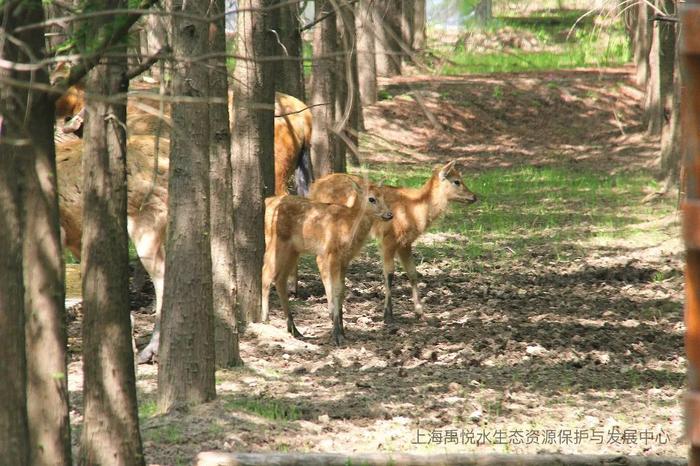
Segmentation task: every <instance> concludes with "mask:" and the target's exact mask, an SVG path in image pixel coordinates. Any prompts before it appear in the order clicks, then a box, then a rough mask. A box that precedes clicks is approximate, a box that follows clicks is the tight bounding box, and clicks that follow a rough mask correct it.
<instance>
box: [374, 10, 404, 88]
mask: <svg viewBox="0 0 700 466" xmlns="http://www.w3.org/2000/svg"><path fill="white" fill-rule="evenodd" d="M372 10H373V12H374V24H375V26H376V27H375V29H374V38H375V42H374V48H375V51H376V61H377V76H389V77H390V76H396V75H399V74H401V54H402V51H401V46H400V44H399V40H400V38H401V23H400V20H399V16H400V14H401V1H400V0H386V1H384V2H374V3H373V6H372Z"/></svg>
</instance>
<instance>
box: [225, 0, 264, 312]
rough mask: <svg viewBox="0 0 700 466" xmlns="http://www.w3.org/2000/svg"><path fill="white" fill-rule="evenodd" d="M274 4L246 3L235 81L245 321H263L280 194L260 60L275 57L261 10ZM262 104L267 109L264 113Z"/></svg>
mask: <svg viewBox="0 0 700 466" xmlns="http://www.w3.org/2000/svg"><path fill="white" fill-rule="evenodd" d="M272 4H273V0H241V1H240V2H239V3H238V6H239V8H240V9H241V10H243V11H239V13H238V33H237V36H236V40H237V50H238V54H239V55H241V56H243V57H245V58H240V59H239V60H238V61H237V62H236V69H235V70H234V79H233V85H232V89H233V95H234V96H235V99H234V103H233V116H234V125H233V131H232V133H231V166H232V168H233V190H234V195H233V211H234V223H235V230H234V231H235V233H234V237H235V242H236V271H237V274H236V289H237V299H236V301H237V303H236V305H237V307H238V314H239V316H240V317H242V319H243V320H244V321H245V322H259V321H260V318H261V295H262V260H263V254H264V252H265V236H264V234H263V224H264V213H265V198H266V197H267V196H272V195H273V194H274V189H275V169H274V155H273V154H274V139H273V134H274V102H275V100H274V99H275V92H274V88H273V78H272V67H271V64H270V62H269V61H259V60H260V59H261V58H264V57H269V56H271V55H272V53H271V50H272V49H271V46H272V44H273V43H274V41H275V39H274V37H273V35H272V34H271V33H270V32H269V29H270V23H269V21H270V19H269V18H268V16H269V15H268V14H265V13H263V11H261V8H266V7H269V6H270V5H272ZM262 105H264V106H265V107H264V108H263V107H262Z"/></svg>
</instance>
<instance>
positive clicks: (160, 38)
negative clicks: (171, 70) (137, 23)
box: [141, 6, 170, 79]
mask: <svg viewBox="0 0 700 466" xmlns="http://www.w3.org/2000/svg"><path fill="white" fill-rule="evenodd" d="M153 8H154V9H162V7H161V6H154V7H153ZM141 22H142V24H143V33H142V34H141V39H142V40H141V55H142V56H143V57H144V58H148V57H149V56H151V55H155V54H156V53H158V51H159V50H161V49H162V48H163V47H165V46H166V45H167V44H168V43H169V42H170V41H169V39H168V24H167V23H168V21H167V19H166V17H165V16H162V15H155V14H154V15H144V16H143V18H142V19H141ZM144 74H147V75H150V76H153V77H154V78H156V79H161V77H160V68H159V67H156V66H152V67H151V68H149V69H148V70H147V71H146V72H145V73H144Z"/></svg>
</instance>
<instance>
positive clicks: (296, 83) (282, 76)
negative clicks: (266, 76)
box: [272, 2, 305, 101]
mask: <svg viewBox="0 0 700 466" xmlns="http://www.w3.org/2000/svg"><path fill="white" fill-rule="evenodd" d="M272 14H273V15H274V17H275V18H274V19H275V23H276V24H275V26H276V27H275V30H276V31H277V36H278V37H275V38H274V43H275V46H274V47H273V52H272V53H273V55H279V56H282V57H284V58H283V59H281V60H279V61H276V62H275V71H274V76H275V84H274V88H275V91H277V92H283V93H285V94H287V95H291V96H294V97H296V98H297V99H299V100H302V101H303V100H305V98H304V62H303V61H302V59H303V54H304V51H303V41H302V40H301V29H300V28H301V23H300V15H301V10H300V9H299V3H298V2H293V3H289V4H284V2H282V4H281V5H280V6H279V7H278V8H277V9H276V10H274V11H273V13H272ZM278 38H279V43H278V42H277V39H278Z"/></svg>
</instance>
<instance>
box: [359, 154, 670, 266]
mask: <svg viewBox="0 0 700 466" xmlns="http://www.w3.org/2000/svg"><path fill="white" fill-rule="evenodd" d="M369 175H370V178H371V179H373V180H375V181H379V180H381V179H384V180H386V182H387V184H391V185H398V186H410V187H419V186H421V185H422V184H423V182H424V181H425V180H426V179H427V178H428V177H429V176H430V173H429V172H428V171H427V170H406V169H403V170H402V171H399V170H398V168H396V169H394V167H388V168H387V169H384V170H370V171H369ZM464 179H465V182H466V184H467V186H469V188H470V189H471V190H472V191H474V192H475V193H477V195H478V197H479V202H478V203H476V204H474V205H471V206H463V205H458V204H455V205H453V207H451V208H450V210H449V211H448V213H447V215H445V216H444V217H442V218H441V219H439V220H438V221H437V222H436V224H435V225H434V227H433V228H432V231H439V232H440V235H442V237H443V238H445V239H443V240H441V241H439V242H436V244H433V245H431V246H430V247H429V248H420V253H421V254H422V255H424V257H426V258H431V257H440V258H442V259H443V260H454V261H456V263H460V264H462V265H463V264H464V263H465V261H467V262H466V263H469V261H470V260H471V259H476V258H480V257H483V256H484V255H488V256H491V257H493V256H494V255H495V256H502V257H505V256H508V257H512V256H513V255H523V254H526V253H527V252H528V251H529V250H530V249H531V248H533V247H545V248H549V249H550V250H551V252H552V254H553V256H554V258H555V259H559V260H568V259H570V258H571V255H572V254H574V253H576V250H577V249H579V248H580V247H582V245H583V244H585V243H586V242H588V241H598V242H600V241H601V239H631V238H635V237H636V236H637V235H640V234H650V232H648V231H646V230H645V229H640V227H639V224H640V223H643V222H645V221H647V220H649V219H651V218H659V217H661V216H664V215H668V214H670V213H672V212H674V210H675V203H674V201H673V200H672V199H663V200H660V201H657V202H656V203H652V204H645V203H642V202H641V200H642V198H643V197H644V195H645V194H644V190H645V189H646V188H653V189H656V188H657V187H658V186H657V182H656V181H655V180H654V179H653V178H652V177H651V175H649V174H647V173H641V172H638V173H620V174H617V175H615V176H610V175H608V174H606V173H601V172H594V171H591V170H580V169H576V170H572V169H571V168H567V167H543V168H537V167H531V166H526V167H519V168H508V169H493V170H489V171H485V172H483V173H479V174H476V175H469V174H467V175H466V176H464ZM659 279H660V278H659Z"/></svg>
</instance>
